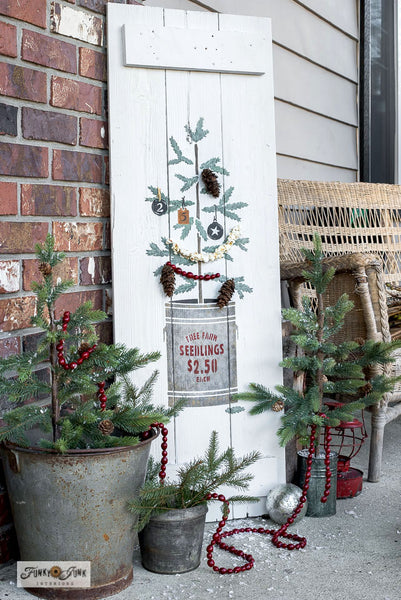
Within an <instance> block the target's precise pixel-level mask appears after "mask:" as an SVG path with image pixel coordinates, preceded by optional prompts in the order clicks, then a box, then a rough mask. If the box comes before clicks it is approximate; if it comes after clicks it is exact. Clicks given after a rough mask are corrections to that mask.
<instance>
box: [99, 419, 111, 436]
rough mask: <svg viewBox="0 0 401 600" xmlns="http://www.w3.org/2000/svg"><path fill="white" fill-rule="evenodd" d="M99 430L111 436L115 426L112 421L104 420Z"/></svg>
mask: <svg viewBox="0 0 401 600" xmlns="http://www.w3.org/2000/svg"><path fill="white" fill-rule="evenodd" d="M98 428H99V429H100V431H101V432H102V433H103V435H111V434H112V433H113V431H114V425H113V422H112V421H110V419H103V421H100V423H99V425H98Z"/></svg>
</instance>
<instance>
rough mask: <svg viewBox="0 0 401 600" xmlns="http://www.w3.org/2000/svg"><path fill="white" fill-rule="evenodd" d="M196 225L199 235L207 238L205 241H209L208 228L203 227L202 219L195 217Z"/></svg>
mask: <svg viewBox="0 0 401 600" xmlns="http://www.w3.org/2000/svg"><path fill="white" fill-rule="evenodd" d="M195 226H196V229H197V230H198V233H199V235H200V236H201V237H202V238H203V239H204V240H205V242H207V240H208V237H207V233H206V230H205V228H204V227H203V225H202V223H201V221H200V219H195Z"/></svg>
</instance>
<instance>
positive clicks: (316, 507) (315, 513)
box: [298, 450, 338, 517]
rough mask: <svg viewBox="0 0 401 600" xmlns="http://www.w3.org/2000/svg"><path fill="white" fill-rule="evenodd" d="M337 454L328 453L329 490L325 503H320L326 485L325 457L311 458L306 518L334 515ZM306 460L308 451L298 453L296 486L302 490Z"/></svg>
mask: <svg viewBox="0 0 401 600" xmlns="http://www.w3.org/2000/svg"><path fill="white" fill-rule="evenodd" d="M337 458H338V455H337V452H330V469H331V473H332V476H331V488H330V495H329V497H328V498H327V502H326V503H323V502H320V499H321V497H322V496H323V492H324V486H325V484H326V465H325V464H324V459H325V456H323V455H322V456H319V457H316V456H314V457H313V460H312V470H311V478H310V481H309V490H308V492H307V494H306V498H307V500H308V508H307V511H306V516H307V517H331V516H332V515H335V514H336V500H337ZM307 459H308V450H300V451H299V452H298V485H299V487H301V488H302V486H303V484H304V483H305V475H306V469H307V464H306V461H307Z"/></svg>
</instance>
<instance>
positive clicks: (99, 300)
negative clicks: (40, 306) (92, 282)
mask: <svg viewBox="0 0 401 600" xmlns="http://www.w3.org/2000/svg"><path fill="white" fill-rule="evenodd" d="M88 300H90V301H91V302H92V304H93V308H94V309H95V310H102V308H103V292H102V290H91V291H87V292H72V293H68V294H63V295H62V296H60V297H59V298H58V299H57V300H56V318H57V319H59V318H60V317H61V315H62V314H63V312H64V311H66V310H69V311H70V312H73V311H75V310H77V308H78V307H79V306H81V304H83V303H84V302H88Z"/></svg>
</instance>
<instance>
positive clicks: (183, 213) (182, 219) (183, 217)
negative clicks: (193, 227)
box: [178, 208, 189, 225]
mask: <svg viewBox="0 0 401 600" xmlns="http://www.w3.org/2000/svg"><path fill="white" fill-rule="evenodd" d="M178 223H179V224H180V225H189V210H188V209H187V208H179V209H178Z"/></svg>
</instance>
